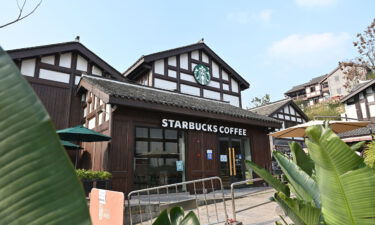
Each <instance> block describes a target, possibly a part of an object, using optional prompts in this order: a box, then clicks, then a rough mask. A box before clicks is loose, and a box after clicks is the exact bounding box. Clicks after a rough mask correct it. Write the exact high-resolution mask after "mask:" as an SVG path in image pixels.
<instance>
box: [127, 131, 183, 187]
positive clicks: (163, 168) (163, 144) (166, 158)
mask: <svg viewBox="0 0 375 225" xmlns="http://www.w3.org/2000/svg"><path fill="white" fill-rule="evenodd" d="M181 142H182V143H183V138H179V131H177V130H172V129H162V128H149V127H136V128H135V149H134V162H135V165H134V167H135V172H134V175H135V177H134V178H135V181H134V184H135V185H136V188H137V189H141V188H147V187H152V186H160V185H165V184H170V183H178V182H182V174H183V171H177V170H176V162H177V161H180V160H182V159H183V158H184V156H183V153H182V152H181V151H180V145H181Z"/></svg>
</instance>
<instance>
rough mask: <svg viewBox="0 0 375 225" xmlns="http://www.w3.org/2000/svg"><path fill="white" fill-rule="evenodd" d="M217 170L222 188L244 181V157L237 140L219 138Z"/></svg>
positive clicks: (239, 140) (239, 142) (239, 141)
mask: <svg viewBox="0 0 375 225" xmlns="http://www.w3.org/2000/svg"><path fill="white" fill-rule="evenodd" d="M219 149H220V150H219V151H220V156H219V157H220V158H219V162H220V163H219V164H220V166H219V170H220V177H221V179H222V181H223V184H224V186H229V185H230V184H231V183H233V182H237V181H241V180H244V173H245V167H244V160H243V159H244V157H243V153H242V148H241V139H239V138H229V137H224V138H219Z"/></svg>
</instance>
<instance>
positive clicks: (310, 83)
mask: <svg viewBox="0 0 375 225" xmlns="http://www.w3.org/2000/svg"><path fill="white" fill-rule="evenodd" d="M326 76H327V74H325V75H323V76H319V77H314V78H312V79H311V80H310V81H309V82H307V83H303V84H300V85H297V86H294V87H292V88H291V89H290V90H288V91H287V92H285V94H287V93H291V92H295V91H298V90H301V89H304V88H305V87H306V86H309V85H312V84H316V83H319V82H320V81H322V80H323V79H324V78H325V77H326Z"/></svg>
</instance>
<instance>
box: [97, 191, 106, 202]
mask: <svg viewBox="0 0 375 225" xmlns="http://www.w3.org/2000/svg"><path fill="white" fill-rule="evenodd" d="M106 194H107V191H106V190H99V203H100V204H105V196H106Z"/></svg>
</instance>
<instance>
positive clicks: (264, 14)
mask: <svg viewBox="0 0 375 225" xmlns="http://www.w3.org/2000/svg"><path fill="white" fill-rule="evenodd" d="M272 13H273V11H272V10H271V9H265V10H262V11H260V12H259V19H260V20H262V21H263V22H268V21H270V20H271V17H272Z"/></svg>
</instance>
